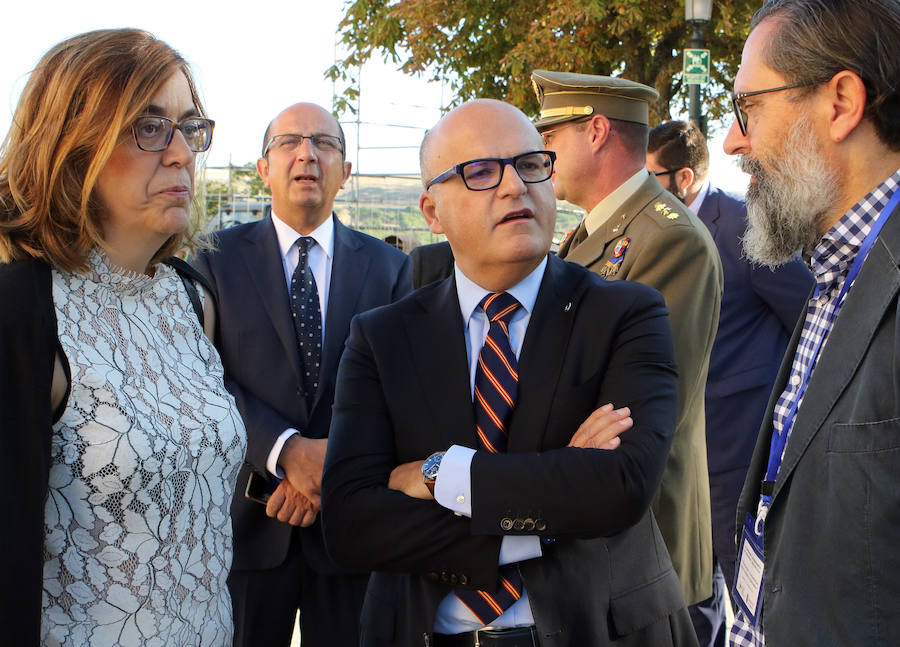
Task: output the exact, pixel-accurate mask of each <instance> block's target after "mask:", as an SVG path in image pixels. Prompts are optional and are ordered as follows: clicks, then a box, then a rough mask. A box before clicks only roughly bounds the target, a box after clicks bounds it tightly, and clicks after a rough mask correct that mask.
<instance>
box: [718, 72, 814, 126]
mask: <svg viewBox="0 0 900 647" xmlns="http://www.w3.org/2000/svg"><path fill="white" fill-rule="evenodd" d="M811 85H818V83H791V84H790V85H780V86H778V87H777V88H768V89H766V90H754V91H753V92H738V93H734V92H732V93H731V107H732V108H734V118H735V120H736V121H737V124H738V127H739V128H740V129H741V134H742V135H743V136H744V137H746V136H747V113H746V112H744V109H743V108H742V107H741V106H742V104H743V101H744V99H746V98H747V97H755V96H756V95H759V94H768V93H769V92H781V91H782V90H793V89H794V88H805V87H808V86H811Z"/></svg>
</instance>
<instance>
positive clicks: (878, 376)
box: [737, 211, 900, 647]
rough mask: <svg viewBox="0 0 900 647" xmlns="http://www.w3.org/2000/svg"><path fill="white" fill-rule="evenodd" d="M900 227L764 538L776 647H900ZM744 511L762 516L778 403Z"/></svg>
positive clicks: (779, 491) (798, 424)
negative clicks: (762, 488)
mask: <svg viewBox="0 0 900 647" xmlns="http://www.w3.org/2000/svg"><path fill="white" fill-rule="evenodd" d="M898 259H900V215H898V214H897V213H896V211H895V213H894V215H893V217H892V218H891V219H890V220H889V221H888V222H887V223H886V224H885V226H884V229H883V230H882V232H881V234H880V235H879V237H878V239H877V240H876V241H875V244H874V246H873V247H872V250H871V251H870V252H869V256H868V258H867V259H866V262H865V263H864V265H863V267H862V270H861V271H860V273H859V276H858V277H857V279H856V282H855V284H854V286H853V289H852V290H851V291H850V293H849V294H848V295H847V299H846V301H845V302H844V305H843V307H842V309H841V312H840V314H839V315H838V318H837V320H836V321H835V324H834V327H833V329H832V331H831V334H830V336H829V339H828V341H827V342H826V344H825V346H824V347H823V349H822V352H821V354H820V356H819V359H818V363H817V366H816V368H815V370H814V371H813V374H812V377H811V378H810V381H809V385H808V387H807V391H806V395H805V397H804V400H803V404H802V406H801V407H800V410H799V412H798V414H797V418H796V420H795V422H794V429H793V432H792V433H791V437H790V439H789V440H788V444H787V449H786V451H785V455H784V461H783V463H782V465H781V469H780V471H779V473H778V478H777V480H776V482H775V488H774V492H773V495H772V506H771V509H770V511H769V514H768V517H767V519H766V524H765V530H764V543H765V552H766V558H765V570H764V578H765V582H764V589H765V590H764V596H765V597H764V605H763V628H764V631H765V634H766V642H767V644H771V645H791V646H792V647H802V646H803V645H810V646H815V647H822V646H826V645H866V646H867V647H873V646H876V645H884V646H887V645H898V644H900V622H897V618H898V616H900V577H898V575H900V550H898V546H900V370H898V367H900V363H898V362H900V357H898V354H900V347H898V344H900V317H898V308H900V300H898V294H900V269H898V265H900V260H898ZM802 325H803V324H802V322H801V323H800V324H799V325H798V326H797V328H796V330H795V331H794V335H793V338H792V339H791V342H790V345H789V346H788V352H787V354H786V355H785V360H784V362H783V363H782V366H781V370H780V373H779V376H778V379H777V380H776V382H775V386H774V390H773V391H772V396H771V398H770V400H769V405H768V409H767V411H766V416H765V418H764V423H763V427H762V430H761V431H760V435H759V439H758V441H757V444H756V450H755V452H754V454H753V461H752V463H751V465H750V469H749V471H748V473H747V481H746V482H745V483H744V490H743V492H742V494H741V499H740V503H739V505H738V511H737V522H738V532H739V533H740V530H741V528H742V527H743V522H744V518H745V515H746V514H747V512H750V513H752V514H754V515H755V514H756V506H757V502H758V500H759V494H760V481H761V480H762V478H763V477H764V475H765V469H766V463H767V460H768V456H769V446H770V443H771V438H772V415H773V409H774V406H775V402H776V401H777V399H778V397H779V395H780V394H781V392H782V391H783V390H784V386H785V383H786V381H787V379H788V377H789V376H790V367H791V362H792V361H793V357H794V352H795V350H796V348H797V343H798V340H799V338H800V331H801V330H802Z"/></svg>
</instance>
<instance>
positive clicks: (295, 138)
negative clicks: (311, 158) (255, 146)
mask: <svg viewBox="0 0 900 647" xmlns="http://www.w3.org/2000/svg"><path fill="white" fill-rule="evenodd" d="M304 139H308V140H309V141H310V143H311V144H312V145H313V148H315V149H316V150H317V151H318V152H320V153H341V154H343V152H344V142H342V141H341V138H340V137H336V136H335V135H326V134H324V133H316V134H315V135H297V134H294V133H285V134H283V135H273V136H272V137H271V138H270V139H269V142H268V143H267V144H266V148H265V150H264V151H263V157H265V156H266V155H268V154H269V151H270V150H272V149H275V150H278V151H280V152H282V153H296V152H297V149H298V148H300V147H301V146H302V145H303V140H304Z"/></svg>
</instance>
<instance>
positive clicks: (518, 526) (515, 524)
mask: <svg viewBox="0 0 900 647" xmlns="http://www.w3.org/2000/svg"><path fill="white" fill-rule="evenodd" d="M524 528H525V522H524V521H522V520H521V519H516V520H515V521H514V522H513V530H523V529H524Z"/></svg>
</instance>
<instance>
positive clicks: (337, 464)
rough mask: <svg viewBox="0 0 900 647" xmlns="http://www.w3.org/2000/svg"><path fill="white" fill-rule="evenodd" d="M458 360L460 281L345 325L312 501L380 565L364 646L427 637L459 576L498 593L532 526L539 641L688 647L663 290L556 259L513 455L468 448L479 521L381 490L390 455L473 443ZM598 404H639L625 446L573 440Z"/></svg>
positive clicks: (530, 573)
mask: <svg viewBox="0 0 900 647" xmlns="http://www.w3.org/2000/svg"><path fill="white" fill-rule="evenodd" d="M466 358H467V355H466V344H465V330H464V327H463V321H462V317H461V315H460V311H459V300H458V297H457V291H456V284H455V279H454V278H453V277H450V278H448V279H446V280H445V281H442V282H439V283H433V284H431V285H429V286H426V287H424V288H422V289H420V290H417V291H415V292H413V293H412V294H411V295H410V296H409V297H407V298H406V299H403V300H402V301H400V302H398V303H396V304H393V305H390V306H387V307H384V308H378V309H377V310H373V311H372V312H368V313H366V314H364V315H361V316H359V317H356V318H355V319H354V320H353V324H352V327H351V332H350V337H349V339H348V340H347V350H346V352H345V353H344V356H343V357H342V359H341V366H340V371H339V375H338V382H339V388H338V392H337V395H336V397H335V406H334V411H335V413H334V421H333V426H332V436H331V439H330V441H329V446H328V454H327V457H326V460H325V476H324V479H323V483H322V501H323V509H322V510H323V515H324V520H325V521H324V523H325V533H326V538H327V540H328V546H329V549H330V550H331V551H332V554H333V555H334V556H335V558H336V559H337V560H338V561H339V563H343V564H345V565H347V566H348V567H352V568H360V569H365V570H369V569H373V570H376V571H381V572H377V573H374V574H373V576H372V579H371V580H370V582H369V588H368V591H367V593H366V601H365V603H364V605H363V611H362V619H361V624H362V627H361V641H360V644H362V645H364V646H366V647H375V646H378V647H380V646H387V645H391V646H392V647H401V646H403V647H413V646H415V645H422V644H423V643H424V644H426V645H427V644H429V639H428V637H429V636H430V634H431V631H432V627H433V625H434V618H435V614H436V611H437V607H438V605H439V603H440V601H441V600H442V599H443V597H444V596H445V595H447V594H448V592H449V591H450V590H451V588H452V586H453V585H462V586H466V587H474V588H482V589H484V588H488V589H493V588H494V585H495V584H496V582H497V557H498V553H499V550H500V544H501V542H502V537H503V536H504V535H516V534H538V535H540V536H541V537H542V539H543V540H544V541H543V549H542V550H543V556H542V557H541V558H538V559H532V560H528V561H525V562H521V563H520V565H519V567H520V570H521V573H522V577H523V579H524V581H525V585H526V587H527V590H528V596H529V602H530V604H531V609H532V612H533V613H534V618H535V622H536V624H537V628H538V630H539V632H540V634H541V639H540V641H541V645H542V646H543V647H574V646H575V645H579V646H581V645H591V646H592V647H600V646H602V645H611V644H615V645H619V646H620V647H624V646H626V645H634V646H635V647H637V646H643V645H696V637H695V635H694V630H693V628H692V627H691V624H690V620H689V619H688V615H687V611H686V610H685V608H684V599H683V597H682V594H681V587H680V585H679V582H678V578H677V576H676V575H675V571H674V570H673V568H672V564H671V561H670V559H669V556H668V553H667V551H666V547H665V544H664V543H663V540H662V536H661V535H660V533H659V530H658V529H657V526H656V523H655V522H654V520H653V514H652V513H651V512H650V510H649V505H650V500H651V498H652V496H653V495H654V493H655V492H656V490H657V488H658V486H659V482H660V479H661V477H662V473H663V468H664V466H665V464H666V454H667V453H668V450H669V447H670V444H671V441H672V435H673V433H674V428H675V414H676V408H677V402H676V385H677V380H676V373H675V367H674V362H673V356H672V341H671V332H670V330H669V326H668V322H667V318H666V309H665V305H664V303H663V300H662V297H661V296H660V295H659V293H657V292H656V291H655V290H652V289H650V288H648V287H647V286H644V285H640V284H637V283H632V282H629V281H615V282H608V281H605V280H603V279H601V278H600V277H598V276H596V275H595V274H593V273H591V272H589V271H587V270H585V269H584V268H582V267H579V266H577V265H574V264H572V263H566V262H564V261H561V260H560V259H558V258H556V257H554V256H551V257H550V258H549V259H548V264H547V269H546V272H545V274H544V277H543V280H542V283H541V288H540V291H539V292H538V298H537V301H536V303H535V306H534V310H533V312H532V315H531V320H530V322H529V324H528V329H527V331H526V334H525V339H524V341H523V344H522V351H521V354H520V356H519V361H518V374H519V383H518V399H517V404H516V408H515V409H514V411H513V413H512V417H511V419H510V423H509V448H508V452H507V453H503V454H490V453H489V452H477V453H476V455H475V458H474V460H473V462H472V466H471V478H472V493H473V495H472V518H471V519H467V518H464V517H460V516H456V515H454V514H453V513H452V512H450V511H449V510H447V509H445V508H443V507H441V506H440V505H438V504H437V503H435V502H434V501H423V500H420V499H414V498H411V497H408V496H406V495H405V494H403V493H401V492H398V491H395V490H390V489H388V487H387V483H388V478H389V475H390V472H391V470H392V469H393V467H394V466H396V465H397V464H399V463H404V462H408V461H413V460H420V459H422V458H424V457H425V456H428V455H429V454H430V453H432V452H434V451H436V450H440V449H446V448H448V447H449V446H450V445H453V444H459V445H464V446H469V447H476V446H477V440H476V437H475V420H474V411H473V408H472V396H471V392H470V389H469V369H468V364H467V360H466ZM606 402H614V403H616V404H619V405H623V406H629V407H631V411H632V417H633V419H634V427H633V428H632V429H631V430H629V431H627V432H625V433H624V434H622V445H621V447H619V448H618V449H617V450H616V451H602V450H592V449H580V448H575V447H566V444H567V443H568V442H569V440H570V439H571V437H572V434H573V433H574V432H575V430H576V429H577V428H578V426H579V425H580V424H581V423H582V421H584V419H585V418H587V416H588V414H590V413H591V412H592V411H593V410H594V409H595V408H596V407H597V406H599V405H601V404H605V403H606ZM514 520H515V521H514ZM528 522H531V523H530V524H529V523H528ZM529 525H530V526H532V527H533V529H531V528H529V529H528V530H525V529H524V528H528V527H529ZM520 529H521V530H520Z"/></svg>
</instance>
